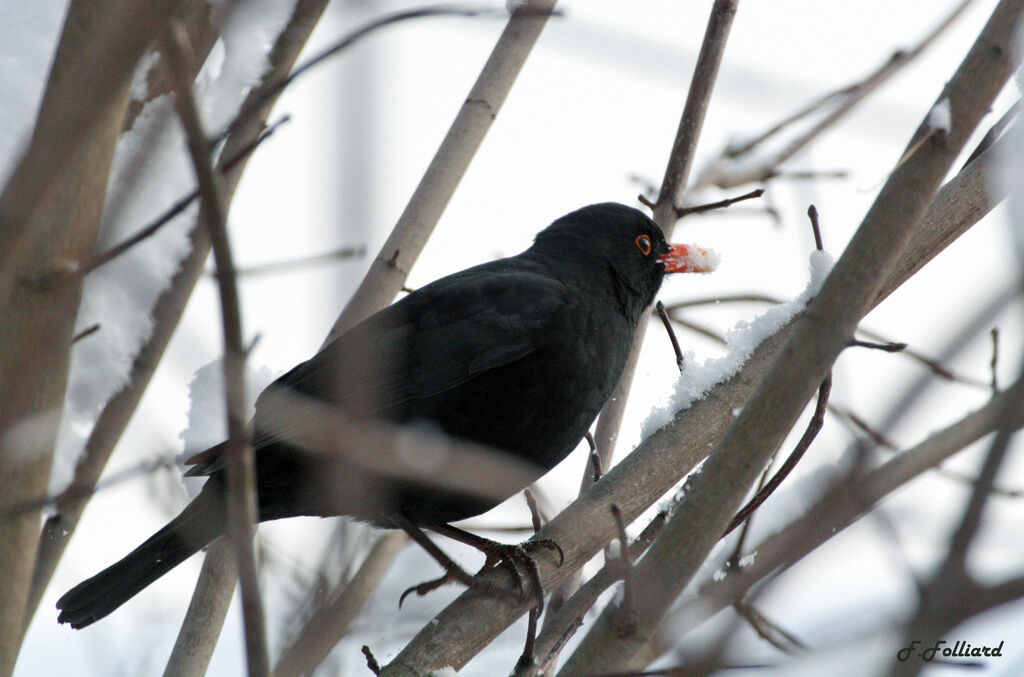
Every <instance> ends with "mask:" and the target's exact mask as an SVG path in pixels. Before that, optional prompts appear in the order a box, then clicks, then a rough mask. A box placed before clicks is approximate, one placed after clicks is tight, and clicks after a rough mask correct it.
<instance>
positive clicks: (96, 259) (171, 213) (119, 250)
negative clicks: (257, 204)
mask: <svg viewBox="0 0 1024 677" xmlns="http://www.w3.org/2000/svg"><path fill="white" fill-rule="evenodd" d="M289 119H290V118H289V117H288V116H285V117H283V118H281V119H280V120H278V121H277V122H275V123H274V124H272V125H270V126H268V127H267V128H266V129H265V130H263V132H261V133H260V135H259V136H258V137H257V138H256V140H255V141H253V142H252V143H250V144H247V145H246V146H245V147H243V148H241V149H239V151H238V152H237V153H235V154H234V155H232V156H231V157H230V158H228V160H226V161H225V162H224V163H223V164H221V165H220V166H219V167H218V170H219V171H220V172H221V174H227V173H228V172H230V171H231V170H232V169H234V168H235V167H236V166H237V165H238V163H240V162H241V161H242V160H245V159H246V158H248V157H249V154H250V153H252V152H253V151H254V150H256V148H257V147H258V146H259V145H260V144H261V143H263V142H264V141H266V140H267V139H269V138H270V136H271V135H272V134H273V133H274V132H276V131H277V129H278V127H280V126H281V125H282V124H284V123H285V122H288V120H289ZM198 199H199V189H198V188H197V189H196V190H194V191H192V192H191V193H189V194H188V195H186V196H185V197H183V198H181V199H179V200H178V201H177V202H175V203H174V204H173V205H171V206H170V207H168V208H167V210H166V211H164V213H163V214H161V215H160V216H158V217H157V218H156V219H155V220H154V221H153V223H151V224H149V225H147V226H145V227H144V228H142V229H140V230H139V231H138V232H137V233H135V234H134V235H132V236H131V237H128V238H126V239H125V240H124V241H123V242H119V243H118V244H116V245H114V246H113V247H111V248H110V249H108V250H106V251H103V252H98V253H96V254H92V255H91V256H89V257H88V258H87V259H85V260H83V261H82V262H81V263H79V264H78V266H77V269H76V270H75V273H76V274H78V275H83V276H84V275H88V274H89V273H91V272H92V271H94V270H96V269H97V268H99V267H100V266H102V265H104V264H105V263H108V262H110V261H112V260H114V259H116V258H117V257H118V256H121V255H122V254H124V253H125V252H127V251H128V250H129V249H131V248H132V247H134V246H135V245H137V244H139V243H140V242H144V241H145V240H147V239H148V238H150V237H152V236H153V235H155V234H156V233H157V231H159V230H160V229H161V228H163V227H164V226H166V225H167V224H168V223H170V222H171V220H172V219H174V217H175V216H177V215H178V214H180V213H182V212H183V211H185V210H186V209H187V208H188V206H189V205H191V204H192V203H193V202H195V201H196V200H198Z"/></svg>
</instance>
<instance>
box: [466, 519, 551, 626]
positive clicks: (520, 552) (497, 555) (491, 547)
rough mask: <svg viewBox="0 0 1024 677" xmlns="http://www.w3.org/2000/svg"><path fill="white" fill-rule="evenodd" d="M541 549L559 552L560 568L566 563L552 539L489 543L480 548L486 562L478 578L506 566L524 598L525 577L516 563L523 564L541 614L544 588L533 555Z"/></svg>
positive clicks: (538, 611) (478, 573)
mask: <svg viewBox="0 0 1024 677" xmlns="http://www.w3.org/2000/svg"><path fill="white" fill-rule="evenodd" d="M541 549H544V550H551V551H553V552H557V553H558V566H562V562H564V561H565V553H564V552H562V548H561V547H560V546H559V545H558V543H555V542H554V541H553V540H551V539H550V538H544V539H540V540H536V541H526V542H525V543H520V544H515V545H509V544H507V543H497V542H488V543H487V545H484V546H481V547H480V550H481V551H482V552H483V553H484V555H485V556H486V560H485V561H484V565H483V567H481V568H480V571H479V572H477V577H479V576H480V575H481V574H483V573H485V572H487V571H490V570H491V569H495V568H497V566H498V565H499V564H504V565H505V567H506V568H507V569H508V571H509V575H510V576H511V577H512V582H513V583H514V584H515V586H516V590H517V592H518V594H519V596H520V597H522V596H523V595H524V594H525V593H526V589H525V587H524V585H523V575H522V574H521V573H520V571H519V567H517V566H516V562H518V563H520V564H522V565H523V567H525V568H526V571H527V574H528V577H529V579H530V583H531V584H532V590H533V594H534V598H535V599H536V600H537V613H538V614H539V613H540V612H541V611H543V610H544V586H543V585H542V584H541V582H540V570H539V569H538V568H537V562H536V561H535V560H534V559H533V555H532V553H533V552H536V551H538V550H541Z"/></svg>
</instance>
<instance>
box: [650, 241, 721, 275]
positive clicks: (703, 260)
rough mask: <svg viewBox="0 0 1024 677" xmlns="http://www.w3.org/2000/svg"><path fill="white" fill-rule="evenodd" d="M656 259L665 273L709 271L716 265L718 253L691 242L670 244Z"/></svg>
mask: <svg viewBox="0 0 1024 677" xmlns="http://www.w3.org/2000/svg"><path fill="white" fill-rule="evenodd" d="M658 261H659V262H660V263H661V264H662V265H663V266H665V272H667V273H710V272H711V271H712V270H714V269H715V268H716V267H717V266H718V254H717V253H715V252H714V251H712V250H710V249H704V248H703V247H698V246H696V245H692V244H670V245H669V252H668V254H663V255H662V256H660V257H658Z"/></svg>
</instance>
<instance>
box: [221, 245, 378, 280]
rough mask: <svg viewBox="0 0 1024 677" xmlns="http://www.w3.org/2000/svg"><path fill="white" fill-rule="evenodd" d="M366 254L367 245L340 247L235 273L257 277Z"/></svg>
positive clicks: (248, 267)
mask: <svg viewBox="0 0 1024 677" xmlns="http://www.w3.org/2000/svg"><path fill="white" fill-rule="evenodd" d="M365 255H366V248H365V247H362V246H359V247H341V248H340V249H335V250H334V251H330V252H327V253H325V254H315V255H313V256H303V257H300V258H296V259H288V260H286V261H274V262H272V263H261V264H259V265H254V266H247V267H245V268H238V269H237V270H235V274H236V275H238V276H239V277H256V276H258V275H272V274H278V273H291V272H295V271H297V270H305V269H306V268H312V267H314V266H317V265H320V264H324V263H334V262H336V261H344V260H346V259H354V258H362V257H363V256H365Z"/></svg>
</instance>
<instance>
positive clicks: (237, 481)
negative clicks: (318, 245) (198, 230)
mask: <svg viewBox="0 0 1024 677" xmlns="http://www.w3.org/2000/svg"><path fill="white" fill-rule="evenodd" d="M187 41H188V35H187V34H186V33H185V30H184V28H183V27H182V26H181V24H179V23H176V22H173V23H172V24H171V27H170V31H169V33H168V39H167V41H166V43H165V44H166V46H167V55H168V60H169V62H170V66H171V71H172V75H173V77H174V79H175V88H176V90H177V91H176V96H175V107H176V108H177V110H178V117H179V118H180V119H181V122H182V126H183V127H184V128H185V136H186V139H187V141H188V149H189V153H190V155H191V157H192V164H193V167H194V168H195V172H196V178H197V179H198V182H199V193H200V202H199V209H200V212H201V213H202V214H203V217H202V218H203V221H204V222H205V223H206V226H207V228H208V230H209V233H210V241H211V243H212V245H213V256H214V260H215V261H216V263H217V283H218V286H219V288H220V296H221V321H222V323H223V328H224V384H225V399H226V409H227V419H228V421H227V423H228V425H227V428H228V442H227V447H226V452H225V453H226V456H227V462H228V469H227V476H228V481H227V517H228V525H227V533H228V536H229V537H230V540H231V543H232V546H233V550H234V554H235V560H236V564H237V566H238V573H239V582H240V584H241V589H242V613H243V618H244V621H245V640H246V656H247V658H248V667H249V675H251V676H254V677H263V676H264V675H270V655H269V653H268V650H267V638H266V628H265V624H264V618H263V602H262V599H261V598H260V589H259V580H258V577H257V572H256V557H255V554H254V553H253V547H252V541H253V536H254V535H255V526H254V525H255V521H256V474H255V470H254V467H253V456H252V445H251V437H252V432H251V430H250V428H251V426H250V425H249V424H248V423H247V422H246V418H247V416H246V406H245V347H244V345H243V343H244V341H243V338H242V318H241V304H240V302H239V299H238V287H237V281H236V280H235V264H234V262H233V260H232V254H231V243H230V240H229V239H228V234H227V222H226V221H227V216H226V213H227V206H226V202H225V197H224V187H223V186H222V185H221V175H220V174H219V173H218V172H216V171H215V170H214V168H213V163H212V161H211V160H210V155H209V151H208V148H209V146H210V144H209V141H208V139H207V137H206V134H205V132H204V131H203V128H202V123H201V122H200V120H199V109H198V107H197V106H196V101H195V95H194V94H193V92H192V77H191V72H192V69H191V67H190V65H189V60H190V55H189V53H188V50H189V45H188V42H187Z"/></svg>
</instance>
